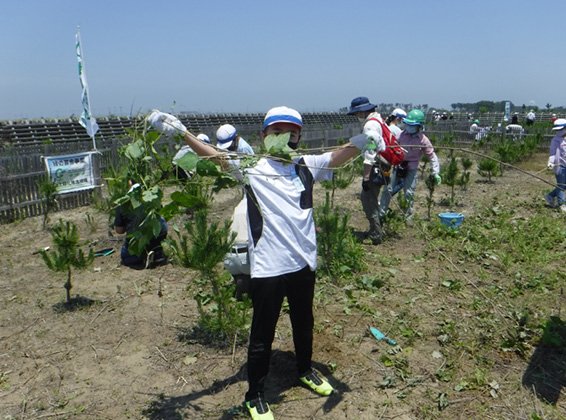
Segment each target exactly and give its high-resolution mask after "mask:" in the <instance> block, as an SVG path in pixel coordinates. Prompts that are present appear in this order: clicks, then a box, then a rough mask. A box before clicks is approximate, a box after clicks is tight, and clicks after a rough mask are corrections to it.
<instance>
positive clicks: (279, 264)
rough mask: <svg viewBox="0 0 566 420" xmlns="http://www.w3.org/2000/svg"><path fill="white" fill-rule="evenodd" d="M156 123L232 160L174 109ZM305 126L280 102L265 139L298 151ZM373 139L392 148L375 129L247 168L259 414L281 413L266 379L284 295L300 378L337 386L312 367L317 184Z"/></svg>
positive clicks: (321, 386) (253, 373) (317, 386)
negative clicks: (315, 151)
mask: <svg viewBox="0 0 566 420" xmlns="http://www.w3.org/2000/svg"><path fill="white" fill-rule="evenodd" d="M148 121H149V122H150V124H151V125H152V126H153V127H155V128H156V129H157V130H159V131H161V132H163V133H167V134H170V133H171V132H176V131H181V132H182V133H184V135H185V141H186V142H187V144H188V145H189V146H191V148H192V149H193V150H194V151H195V153H197V154H198V155H201V156H207V157H212V158H216V160H217V161H219V162H220V163H221V164H223V166H226V162H229V158H227V157H226V155H225V154H224V153H222V152H219V151H218V150H217V149H215V148H213V147H211V146H208V145H205V144H203V143H201V142H199V141H198V140H197V139H196V138H195V137H194V135H192V134H191V133H190V132H188V131H187V129H186V128H185V127H184V126H183V125H182V124H181V123H180V122H179V121H178V120H177V119H176V118H175V117H173V116H172V115H169V114H165V113H161V112H159V111H154V112H152V113H151V114H150V115H149V116H148ZM302 127H303V121H302V117H301V115H300V114H299V112H297V111H296V110H294V109H291V108H287V107H285V106H281V107H275V108H272V109H270V110H269V111H268V112H267V114H266V115H265V118H264V121H263V125H262V137H263V138H269V139H280V140H282V141H287V145H288V146H289V147H290V148H291V149H296V148H297V147H298V144H299V141H300V139H301V130H302ZM368 142H373V143H374V144H375V147H373V148H375V149H376V150H378V151H383V150H385V144H384V142H383V139H382V138H381V136H379V135H378V134H377V133H373V132H368V133H362V134H359V135H357V136H354V137H352V138H351V139H350V142H349V143H347V144H345V145H344V146H341V147H339V148H337V149H335V150H333V151H331V152H327V153H323V154H321V155H303V156H296V157H294V158H293V160H292V161H286V160H282V159H278V158H261V159H260V160H259V161H258V162H257V164H256V165H255V166H253V167H251V168H247V169H244V170H242V172H243V174H244V175H245V177H244V179H246V180H247V184H246V185H245V190H246V197H247V207H248V210H247V211H248V249H249V255H250V266H251V280H250V287H249V295H250V297H251V299H252V303H253V320H252V326H251V331H250V340H249V347H248V384H249V389H248V392H247V393H246V396H245V405H246V407H247V409H248V410H249V412H250V415H251V416H252V418H262V419H270V418H273V415H272V413H271V410H270V408H269V404H267V402H266V401H265V397H264V383H265V378H266V377H267V374H268V371H269V361H270V356H271V346H272V343H273V338H274V335H275V327H276V325H277V320H278V318H279V314H280V312H281V305H282V303H283V299H284V297H287V301H288V303H289V314H290V318H291V325H292V328H293V341H294V344H295V354H296V358H297V370H298V374H299V379H300V381H301V382H302V383H303V384H304V385H305V386H307V387H308V388H309V389H311V390H313V391H314V392H316V393H318V394H320V395H330V394H331V393H332V392H333V388H332V386H331V385H330V384H329V383H328V381H327V380H326V379H325V378H324V377H323V376H322V375H320V374H319V373H318V372H316V371H315V370H313V369H312V344H313V326H314V317H313V311H312V303H313V297H314V285H315V270H316V266H317V261H316V256H317V248H316V233H315V225H314V217H313V186H314V183H315V181H320V180H325V179H329V178H330V177H331V176H332V171H331V169H332V168H337V167H339V166H341V165H343V164H344V163H346V162H347V161H349V160H350V159H351V158H353V157H354V156H356V155H357V154H359V153H360V150H364V149H366V147H367V143H368Z"/></svg>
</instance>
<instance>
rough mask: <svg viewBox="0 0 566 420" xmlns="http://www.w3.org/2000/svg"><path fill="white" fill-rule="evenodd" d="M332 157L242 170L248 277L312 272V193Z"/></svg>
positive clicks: (267, 162)
mask: <svg viewBox="0 0 566 420" xmlns="http://www.w3.org/2000/svg"><path fill="white" fill-rule="evenodd" d="M330 157H331V152H328V153H324V154H321V155H305V156H300V157H297V158H296V159H294V162H295V163H296V164H288V163H283V162H278V161H275V160H272V159H265V158H264V159H260V160H259V162H258V163H257V164H256V165H255V166H254V167H252V168H248V169H246V170H244V175H245V176H246V178H247V182H248V184H247V185H246V194H247V200H248V237H249V239H248V240H249V242H248V248H249V252H250V264H251V276H252V277H274V276H278V275H281V274H286V273H293V272H295V271H298V270H300V269H302V268H303V267H305V266H306V265H308V266H309V267H310V269H311V270H313V271H314V270H315V269H316V232H315V225H314V217H313V205H312V190H313V185H314V182H315V181H320V180H326V179H330V178H332V171H331V170H329V169H328V165H329V164H330ZM301 190H302V191H301Z"/></svg>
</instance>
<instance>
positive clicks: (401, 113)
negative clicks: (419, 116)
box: [391, 108, 407, 118]
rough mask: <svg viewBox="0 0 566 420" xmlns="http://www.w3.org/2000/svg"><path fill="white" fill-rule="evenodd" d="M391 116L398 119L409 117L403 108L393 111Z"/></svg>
mask: <svg viewBox="0 0 566 420" xmlns="http://www.w3.org/2000/svg"><path fill="white" fill-rule="evenodd" d="M391 115H393V116H394V117H397V118H405V117H406V116H407V113H406V112H405V111H404V110H402V109H401V108H395V109H394V110H393V111H391Z"/></svg>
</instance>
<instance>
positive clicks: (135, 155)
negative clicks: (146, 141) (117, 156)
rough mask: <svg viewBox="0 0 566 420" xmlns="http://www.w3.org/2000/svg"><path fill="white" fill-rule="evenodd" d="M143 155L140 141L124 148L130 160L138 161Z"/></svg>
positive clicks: (143, 151) (143, 150)
mask: <svg viewBox="0 0 566 420" xmlns="http://www.w3.org/2000/svg"><path fill="white" fill-rule="evenodd" d="M144 153H145V149H144V147H143V142H142V141H141V140H136V141H134V142H133V143H130V144H128V145H127V146H126V150H125V154H126V156H127V157H129V158H130V159H133V160H136V159H140V158H141V157H142V156H143V155H144Z"/></svg>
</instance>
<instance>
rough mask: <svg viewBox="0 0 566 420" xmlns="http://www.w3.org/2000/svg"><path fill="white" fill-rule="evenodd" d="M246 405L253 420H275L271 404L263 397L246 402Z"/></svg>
mask: <svg viewBox="0 0 566 420" xmlns="http://www.w3.org/2000/svg"><path fill="white" fill-rule="evenodd" d="M244 404H245V406H246V408H247V409H248V411H249V412H250V416H251V417H252V419H253V420H274V418H273V413H272V412H271V410H270V408H269V404H268V403H267V401H265V400H264V399H263V397H261V396H258V397H257V398H254V399H253V400H251V401H246V402H245V403H244Z"/></svg>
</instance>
